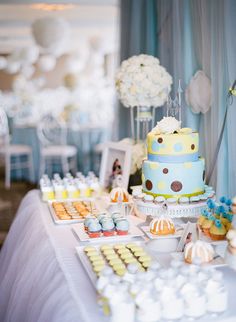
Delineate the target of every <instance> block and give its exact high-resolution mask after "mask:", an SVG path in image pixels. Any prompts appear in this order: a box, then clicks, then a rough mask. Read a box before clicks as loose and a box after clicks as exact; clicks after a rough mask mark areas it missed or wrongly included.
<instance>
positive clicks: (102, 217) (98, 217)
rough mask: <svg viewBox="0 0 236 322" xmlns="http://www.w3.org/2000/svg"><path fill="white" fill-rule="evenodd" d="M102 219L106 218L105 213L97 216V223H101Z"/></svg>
mask: <svg viewBox="0 0 236 322" xmlns="http://www.w3.org/2000/svg"><path fill="white" fill-rule="evenodd" d="M104 218H108V215H106V214H105V213H102V214H99V215H98V216H97V219H98V221H99V222H100V223H101V221H102V219H104Z"/></svg>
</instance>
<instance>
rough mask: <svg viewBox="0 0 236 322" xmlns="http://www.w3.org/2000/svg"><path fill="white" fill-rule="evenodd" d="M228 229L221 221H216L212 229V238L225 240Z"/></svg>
mask: <svg viewBox="0 0 236 322" xmlns="http://www.w3.org/2000/svg"><path fill="white" fill-rule="evenodd" d="M226 233H227V232H226V228H225V226H224V225H223V224H222V223H221V221H220V219H216V220H215V222H214V224H213V225H212V226H211V228H210V237H211V239H212V240H223V239H225V235H226Z"/></svg>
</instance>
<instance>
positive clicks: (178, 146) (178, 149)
mask: <svg viewBox="0 0 236 322" xmlns="http://www.w3.org/2000/svg"><path fill="white" fill-rule="evenodd" d="M182 150H183V145H182V143H180V142H179V143H175V144H174V151H175V152H181V151H182Z"/></svg>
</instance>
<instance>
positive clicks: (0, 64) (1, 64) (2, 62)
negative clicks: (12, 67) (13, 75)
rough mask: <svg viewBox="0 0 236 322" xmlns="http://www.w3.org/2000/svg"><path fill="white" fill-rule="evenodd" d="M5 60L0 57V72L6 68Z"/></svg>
mask: <svg viewBox="0 0 236 322" xmlns="http://www.w3.org/2000/svg"><path fill="white" fill-rule="evenodd" d="M6 66H7V59H6V58H5V57H3V56H0V70H1V69H4V68H6Z"/></svg>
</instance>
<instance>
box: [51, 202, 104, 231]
mask: <svg viewBox="0 0 236 322" xmlns="http://www.w3.org/2000/svg"><path fill="white" fill-rule="evenodd" d="M75 201H85V202H88V201H91V202H94V199H92V198H80V199H61V200H49V201H48V208H49V211H50V214H51V217H52V219H53V221H54V223H55V224H57V225H68V224H76V223H82V222H84V218H76V219H59V218H58V217H57V215H56V213H55V211H54V209H53V207H52V203H53V202H75ZM96 208H97V209H98V211H99V212H105V210H102V209H99V207H97V204H96Z"/></svg>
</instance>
